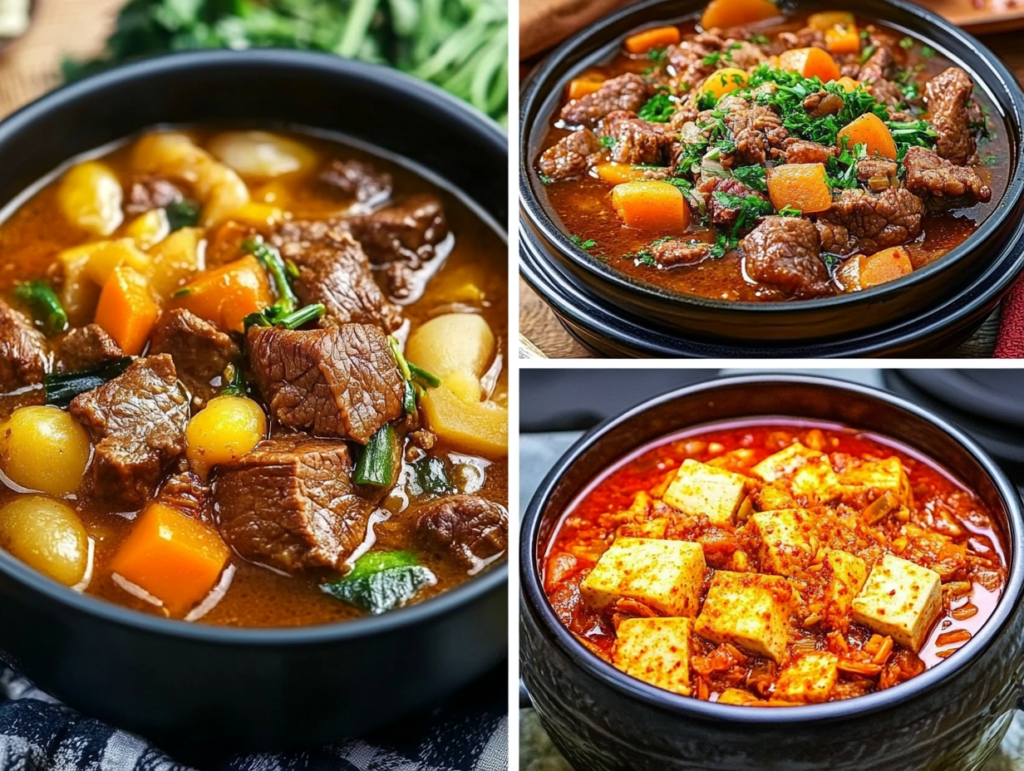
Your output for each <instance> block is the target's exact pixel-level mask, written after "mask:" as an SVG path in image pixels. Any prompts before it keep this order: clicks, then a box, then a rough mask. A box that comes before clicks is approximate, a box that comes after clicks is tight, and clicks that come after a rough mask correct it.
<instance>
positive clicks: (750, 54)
mask: <svg viewBox="0 0 1024 771" xmlns="http://www.w3.org/2000/svg"><path fill="white" fill-rule="evenodd" d="M764 60H765V56H764V54H763V53H762V52H761V49H760V47H758V46H756V45H754V44H753V43H751V42H749V41H747V40H737V39H734V38H731V37H729V38H727V39H726V41H725V42H724V43H723V44H722V59H721V63H723V64H724V65H725V66H726V67H736V68H737V69H741V70H752V69H754V67H756V66H757V65H759V64H760V63H761V62H763V61H764Z"/></svg>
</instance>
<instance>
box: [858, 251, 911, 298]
mask: <svg viewBox="0 0 1024 771" xmlns="http://www.w3.org/2000/svg"><path fill="white" fill-rule="evenodd" d="M913 272H914V264H913V263H912V262H911V261H910V252H908V251H907V250H906V249H905V248H904V247H902V246H895V247H893V248H892V249H885V250H884V251H881V252H876V253H875V254H872V255H871V256H870V257H865V258H864V262H863V263H862V264H861V268H860V286H861V289H870V288H871V287H873V286H878V285H879V284H885V283H888V282H889V281H895V280H896V279H898V278H903V277H904V276H909V275H910V274H911V273H913Z"/></svg>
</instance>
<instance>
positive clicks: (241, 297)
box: [175, 254, 274, 332]
mask: <svg viewBox="0 0 1024 771" xmlns="http://www.w3.org/2000/svg"><path fill="white" fill-rule="evenodd" d="M175 295H176V297H177V304H178V306H179V307H182V308H185V309H186V310H190V311H192V313H194V314H196V315H197V316H199V318H201V319H206V320H207V321H209V322H210V323H211V324H216V325H217V326H218V327H220V328H221V329H226V330H232V331H235V332H242V331H243V330H244V328H245V324H244V319H245V317H246V316H248V315H249V314H250V313H256V312H257V311H261V310H263V309H264V308H266V307H267V306H268V305H270V304H271V303H272V302H273V301H274V299H273V297H272V296H271V294H270V284H269V283H268V282H267V274H266V271H265V270H264V269H263V266H261V265H260V263H259V261H258V260H257V259H256V258H255V257H253V256H252V255H251V254H250V255H246V256H245V257H243V258H242V259H240V260H235V261H234V262H229V263H228V264H227V265H224V266H222V267H220V268H217V269H216V270H211V271H208V272H206V273H203V274H202V275H201V276H199V277H198V278H197V279H196V280H195V281H192V282H191V283H189V284H186V285H185V286H184V287H182V288H181V289H179V290H178V292H176V293H175Z"/></svg>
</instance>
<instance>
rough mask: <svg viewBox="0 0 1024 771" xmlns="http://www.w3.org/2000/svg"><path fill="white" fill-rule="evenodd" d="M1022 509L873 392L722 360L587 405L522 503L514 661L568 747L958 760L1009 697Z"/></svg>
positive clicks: (696, 758) (967, 460)
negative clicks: (726, 368) (725, 372)
mask: <svg viewBox="0 0 1024 771" xmlns="http://www.w3.org/2000/svg"><path fill="white" fill-rule="evenodd" d="M1021 522H1022V520H1021V506H1020V499H1019V495H1018V493H1017V491H1016V490H1015V489H1014V488H1013V486H1012V484H1010V483H1009V481H1008V480H1007V479H1006V477H1005V475H1004V474H1003V473H1002V472H1001V471H1000V470H999V468H998V466H996V464H995V463H993V462H992V460H991V459H990V458H988V456H987V455H986V454H985V453H984V451H982V450H981V449H980V448H979V447H978V446H977V445H975V444H974V442H973V441H972V440H971V439H969V438H968V437H967V436H965V435H964V434H962V433H961V432H960V431H959V430H958V429H956V428H955V427H953V426H952V425H950V424H948V423H945V422H944V421H943V420H942V419H941V418H938V417H936V416H934V415H932V414H930V413H928V412H926V411H924V410H922V409H920V408H918V407H916V406H914V405H912V404H910V403H908V402H905V401H903V400H902V399H899V398H897V397H895V396H892V395H890V394H888V393H885V392H881V391H875V390H873V389H870V388H865V387H862V386H858V385H852V384H849V383H842V382H839V381H835V380H831V379H827V378H818V377H806V376H789V375H777V376H776V375H757V376H741V377H730V378H723V379H719V380H714V381H709V382H706V383H701V384H697V385H694V386H690V387H687V388H684V389H681V390H678V391H674V392H671V393H668V394H665V395H662V396H659V397H656V398H654V399H651V400H649V401H647V402H645V403H643V404H640V405H638V406H637V407H635V408H633V409H631V410H629V411H627V412H625V413H624V414H622V415H621V416H618V417H616V418H613V419H611V420H608V421H606V422H605V423H603V424H601V425H600V426H599V427H597V428H596V429H594V430H593V431H591V432H590V433H588V434H587V435H586V436H585V437H584V438H583V439H581V440H580V441H579V442H578V443H577V444H576V445H575V446H574V447H573V448H571V449H570V450H569V451H568V452H567V453H566V454H565V455H564V456H563V457H562V459H561V460H560V461H559V462H558V463H557V464H556V465H555V467H554V468H553V470H552V471H551V473H550V474H549V475H548V477H547V478H546V479H545V481H544V483H543V484H542V485H541V487H540V488H539V490H538V492H537V494H536V495H535V497H534V499H533V500H532V501H531V503H530V506H529V509H528V511H527V514H526V516H525V518H524V523H523V534H524V535H523V542H522V547H521V549H522V554H521V556H522V562H521V565H522V568H521V570H522V581H523V583H522V586H523V589H522V596H521V600H522V613H521V619H522V621H521V623H522V640H523V643H522V654H521V662H520V663H521V672H522V676H523V679H524V681H525V686H526V689H527V690H528V693H529V697H530V699H531V700H532V703H533V704H534V706H535V707H536V709H537V711H538V713H539V715H540V717H541V720H542V722H543V723H544V725H545V728H546V729H547V730H548V732H549V733H550V735H551V736H552V739H553V741H554V742H555V744H556V745H557V746H558V747H559V749H560V750H561V751H562V752H563V753H564V754H565V756H566V757H567V758H568V759H569V760H570V762H571V763H573V765H574V766H575V767H577V768H595V769H613V768H635V769H647V768H650V769H654V768H672V769H700V768H708V767H715V768H729V769H761V768H765V767H774V766H778V767H780V768H808V769H811V768H823V769H824V768H835V769H854V768H876V767H882V766H885V767H891V768H895V769H901V771H902V770H903V769H923V768H935V767H950V768H976V767H980V765H981V763H982V762H983V761H984V759H985V758H986V757H988V755H990V754H991V753H992V752H993V751H994V750H995V749H996V747H998V744H999V741H1000V738H1001V737H1002V735H1003V733H1004V732H1005V730H1006V728H1007V727H1008V726H1009V722H1010V720H1011V719H1012V717H1013V714H1014V710H1015V709H1016V707H1017V702H1018V693H1019V690H1018V689H1019V685H1017V679H1018V678H1019V674H1018V673H1019V671H1020V661H1021V656H1022V653H1024V650H1022V648H1021V644H1020V633H1019V630H1020V626H1021V623H1022V621H1021V618H1020V613H1019V612H1018V609H1017V608H1018V597H1019V593H1020V587H1021V582H1022V576H1021V566H1020V549H1021V543H1022V540H1021V539H1022V531H1021Z"/></svg>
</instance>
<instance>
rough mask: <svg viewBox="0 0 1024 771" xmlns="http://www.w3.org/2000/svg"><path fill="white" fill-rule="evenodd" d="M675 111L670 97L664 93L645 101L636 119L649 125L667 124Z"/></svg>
mask: <svg viewBox="0 0 1024 771" xmlns="http://www.w3.org/2000/svg"><path fill="white" fill-rule="evenodd" d="M675 111H676V106H675V104H674V103H673V102H672V97H670V96H669V95H668V94H666V93H665V92H664V91H662V92H660V93H657V94H655V95H654V96H652V97H651V98H650V99H648V100H647V104H645V105H644V106H643V107H641V108H640V112H638V113H637V117H638V118H640V119H641V120H646V121H650V122H651V123H668V121H669V119H670V118H671V117H672V115H673V114H674V113H675Z"/></svg>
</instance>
